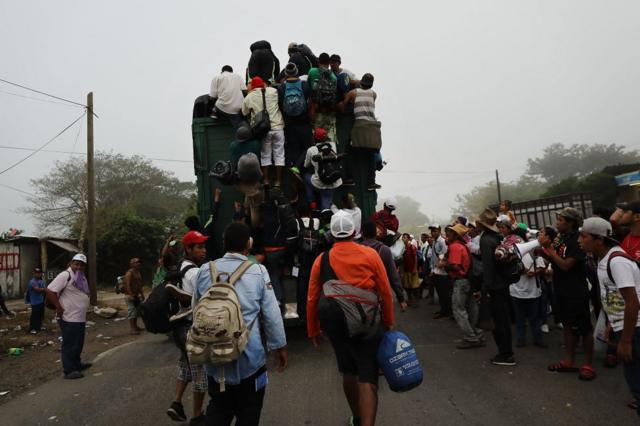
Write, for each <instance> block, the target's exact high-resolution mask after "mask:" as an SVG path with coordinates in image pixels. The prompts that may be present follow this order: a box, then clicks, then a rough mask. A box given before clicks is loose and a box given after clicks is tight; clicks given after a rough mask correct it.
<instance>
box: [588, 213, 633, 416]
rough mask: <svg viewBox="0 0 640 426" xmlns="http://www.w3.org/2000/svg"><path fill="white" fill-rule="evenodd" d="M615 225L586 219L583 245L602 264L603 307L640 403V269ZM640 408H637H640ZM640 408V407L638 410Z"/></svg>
mask: <svg viewBox="0 0 640 426" xmlns="http://www.w3.org/2000/svg"><path fill="white" fill-rule="evenodd" d="M612 235H613V231H612V228H611V224H610V223H609V222H607V221H606V220H604V219H602V218H600V217H590V218H589V219H586V220H585V221H584V223H583V225H582V228H580V237H579V243H580V246H581V247H582V249H583V250H584V251H586V252H590V253H593V254H594V255H595V256H596V257H597V258H598V259H600V261H599V262H598V281H599V282H600V297H601V298H602V308H603V309H604V311H605V312H606V314H607V318H608V320H609V323H610V327H611V328H612V330H613V340H614V341H615V342H616V343H617V345H618V359H619V360H621V361H622V362H623V366H624V376H625V379H626V380H627V384H628V385H629V389H630V390H631V393H632V395H633V397H634V398H635V400H636V404H638V403H640V317H639V316H638V311H639V309H640V269H638V264H637V263H636V262H635V260H633V258H631V257H630V256H629V255H628V254H627V253H626V252H625V251H624V250H623V249H622V248H621V247H620V244H619V243H618V242H617V241H616V240H614V239H613V238H612ZM636 407H637V406H636ZM636 409H637V408H636ZM637 410H638V415H639V416H640V409H637Z"/></svg>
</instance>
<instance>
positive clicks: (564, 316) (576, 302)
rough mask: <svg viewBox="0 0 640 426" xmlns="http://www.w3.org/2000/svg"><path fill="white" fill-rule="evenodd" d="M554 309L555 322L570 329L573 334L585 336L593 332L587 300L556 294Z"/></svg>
mask: <svg viewBox="0 0 640 426" xmlns="http://www.w3.org/2000/svg"><path fill="white" fill-rule="evenodd" d="M555 309H556V312H555V315H556V321H557V322H561V323H562V325H563V327H565V328H567V327H568V328H570V329H571V331H572V332H573V333H574V334H576V335H578V336H586V335H587V334H589V333H591V332H592V331H593V324H592V323H591V311H590V310H589V299H588V298H586V299H571V298H568V297H566V296H563V295H561V294H558V295H557V301H556V307H555Z"/></svg>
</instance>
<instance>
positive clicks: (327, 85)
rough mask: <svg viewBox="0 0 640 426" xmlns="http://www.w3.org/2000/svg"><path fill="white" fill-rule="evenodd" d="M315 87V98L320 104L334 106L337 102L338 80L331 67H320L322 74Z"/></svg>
mask: <svg viewBox="0 0 640 426" xmlns="http://www.w3.org/2000/svg"><path fill="white" fill-rule="evenodd" d="M314 86H315V87H314V88H313V92H312V94H313V100H314V101H315V102H316V103H317V104H318V105H320V106H325V107H332V106H334V105H335V104H336V98H337V91H338V82H337V80H336V78H335V76H334V74H333V71H331V70H330V69H326V70H325V69H320V76H319V77H318V81H316V82H315V85H314Z"/></svg>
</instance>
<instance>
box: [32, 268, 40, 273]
mask: <svg viewBox="0 0 640 426" xmlns="http://www.w3.org/2000/svg"><path fill="white" fill-rule="evenodd" d="M33 272H42V269H40V268H33Z"/></svg>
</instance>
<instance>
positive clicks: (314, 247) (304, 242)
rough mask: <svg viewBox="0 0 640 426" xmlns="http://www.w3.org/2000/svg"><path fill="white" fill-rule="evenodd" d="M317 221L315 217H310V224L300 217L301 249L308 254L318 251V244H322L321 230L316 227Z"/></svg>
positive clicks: (299, 240) (299, 241)
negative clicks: (307, 224)
mask: <svg viewBox="0 0 640 426" xmlns="http://www.w3.org/2000/svg"><path fill="white" fill-rule="evenodd" d="M315 225H316V222H315V221H314V219H313V218H309V226H306V225H305V224H304V221H303V220H302V219H300V233H299V236H298V243H299V247H300V251H302V252H304V253H307V254H316V253H318V246H319V245H320V230H319V229H317V228H316V226H315Z"/></svg>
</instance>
